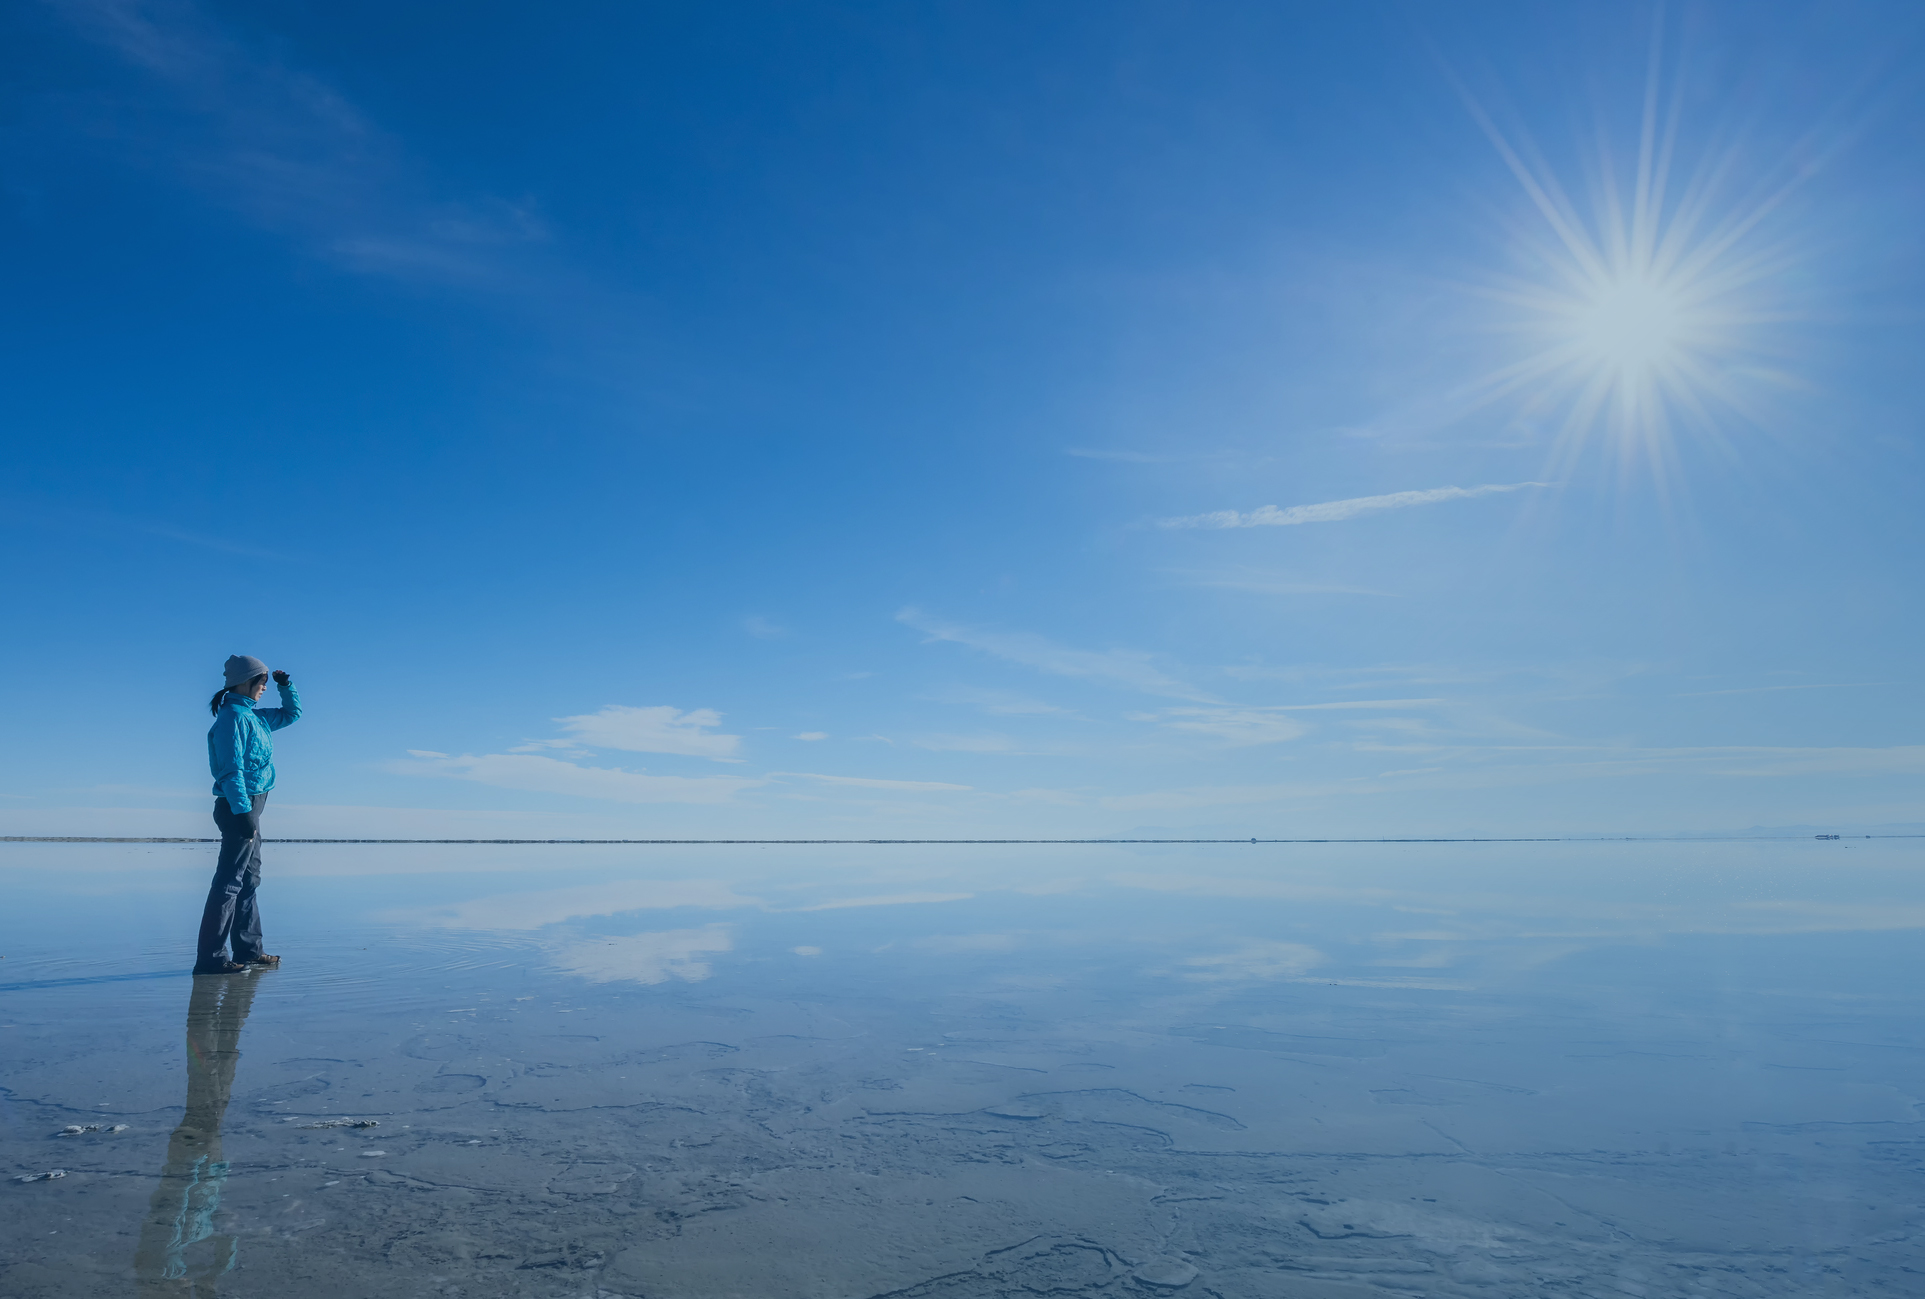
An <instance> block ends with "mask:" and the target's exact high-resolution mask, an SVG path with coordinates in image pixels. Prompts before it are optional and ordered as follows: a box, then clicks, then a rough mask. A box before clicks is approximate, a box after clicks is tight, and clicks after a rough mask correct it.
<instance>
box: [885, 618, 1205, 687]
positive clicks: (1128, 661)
mask: <svg viewBox="0 0 1925 1299" xmlns="http://www.w3.org/2000/svg"><path fill="white" fill-rule="evenodd" d="M896 620H897V621H898V622H902V623H906V624H908V625H909V626H911V627H914V628H915V629H916V630H918V631H920V632H922V633H924V634H925V635H927V636H928V637H929V639H930V640H932V641H951V642H953V643H955V644H957V645H967V646H969V647H970V648H971V649H977V650H981V651H983V652H984V653H985V654H993V655H995V656H996V657H997V658H1000V659H1005V660H1007V661H1008V662H1011V663H1019V664H1021V665H1022V666H1024V667H1028V668H1035V669H1036V670H1037V671H1039V672H1049V673H1052V674H1054V675H1056V676H1064V677H1081V678H1083V679H1084V680H1087V681H1100V682H1102V683H1103V684H1105V685H1111V686H1120V687H1122V688H1124V689H1127V690H1137V691H1141V692H1142V693H1144V694H1148V695H1167V696H1171V697H1174V698H1177V699H1194V700H1198V701H1202V702H1209V703H1214V702H1215V700H1213V699H1211V698H1210V696H1209V695H1207V694H1205V693H1203V692H1202V691H1200V690H1198V689H1197V688H1196V687H1195V686H1193V685H1190V684H1189V683H1188V682H1185V681H1180V680H1178V679H1177V678H1175V677H1173V676H1170V675H1169V674H1168V673H1166V672H1164V671H1163V670H1162V669H1161V668H1159V667H1157V666H1156V664H1155V662H1154V659H1155V656H1154V655H1151V654H1147V653H1145V652H1143V651H1142V650H1130V649H1109V650H1082V649H1073V648H1071V647H1070V646H1067V645H1059V644H1057V643H1056V642H1055V641H1052V640H1049V639H1047V638H1046V637H1043V636H1038V635H1036V634H1034V633H1033V632H1025V631H1008V632H1005V631H987V630H984V629H982V628H976V627H964V626H960V625H958V624H956V623H947V622H942V621H939V620H937V619H935V618H932V617H930V616H929V615H927V614H925V613H923V612H922V611H921V610H920V609H915V608H909V609H904V610H903V611H902V612H900V613H898V614H897V615H896Z"/></svg>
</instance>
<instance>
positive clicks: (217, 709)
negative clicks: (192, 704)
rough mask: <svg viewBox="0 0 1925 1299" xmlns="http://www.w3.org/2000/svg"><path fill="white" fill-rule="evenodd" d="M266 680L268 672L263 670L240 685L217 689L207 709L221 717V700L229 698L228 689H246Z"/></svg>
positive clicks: (208, 702)
mask: <svg viewBox="0 0 1925 1299" xmlns="http://www.w3.org/2000/svg"><path fill="white" fill-rule="evenodd" d="M266 680H267V674H266V673H265V672H263V673H262V674H261V675H260V676H258V677H250V678H248V679H247V680H246V681H243V682H241V684H240V685H239V686H222V687H221V688H220V689H219V690H216V691H215V692H214V697H213V698H212V699H210V700H208V701H207V711H208V712H210V713H212V714H214V716H216V717H219V716H220V715H221V700H223V699H225V698H227V692H228V691H230V690H239V689H245V688H247V687H249V686H252V685H253V684H254V683H255V682H256V681H266Z"/></svg>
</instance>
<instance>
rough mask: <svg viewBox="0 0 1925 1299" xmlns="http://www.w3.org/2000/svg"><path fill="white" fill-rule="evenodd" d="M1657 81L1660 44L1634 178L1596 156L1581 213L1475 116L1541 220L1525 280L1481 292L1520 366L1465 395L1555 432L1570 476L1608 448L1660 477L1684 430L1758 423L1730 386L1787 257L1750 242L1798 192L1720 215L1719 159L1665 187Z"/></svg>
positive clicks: (1723, 179)
mask: <svg viewBox="0 0 1925 1299" xmlns="http://www.w3.org/2000/svg"><path fill="white" fill-rule="evenodd" d="M1658 80H1659V78H1658V75H1657V57H1656V49H1655V46H1654V50H1653V59H1652V67H1651V72H1650V77H1649V81H1648V84H1647V87H1646V92H1645V96H1644V104H1643V115H1642V121H1641V124H1640V131H1639V138H1638V149H1637V153H1636V159H1635V164H1634V165H1633V166H1631V167H1629V168H1625V169H1623V171H1620V169H1619V168H1617V167H1615V166H1613V165H1612V164H1611V163H1610V161H1609V159H1608V158H1601V159H1600V161H1599V163H1598V165H1597V167H1596V168H1595V172H1594V174H1592V175H1591V176H1590V177H1589V178H1588V184H1587V186H1586V191H1587V193H1588V195H1589V196H1590V200H1591V201H1590V202H1589V203H1587V204H1585V205H1583V206H1582V207H1580V206H1579V205H1578V204H1577V203H1575V202H1573V200H1572V198H1571V197H1570V195H1569V194H1567V193H1566V191H1565V190H1564V188H1563V187H1562V186H1561V185H1560V183H1559V181H1558V179H1557V177H1556V176H1555V175H1554V174H1553V173H1552V172H1551V171H1550V170H1549V169H1548V168H1547V167H1545V166H1544V165H1543V164H1542V162H1541V161H1539V158H1540V157H1541V155H1538V154H1537V153H1536V152H1535V151H1534V150H1532V149H1530V148H1528V147H1519V146H1518V145H1516V144H1513V143H1512V141H1511V140H1510V139H1509V138H1507V137H1506V136H1505V134H1504V133H1503V132H1502V131H1500V130H1499V129H1498V128H1497V126H1496V124H1495V123H1494V122H1493V121H1492V120H1491V118H1490V116H1489V115H1488V114H1487V113H1485V112H1484V111H1483V110H1482V109H1481V108H1479V107H1478V106H1477V105H1476V104H1472V105H1471V111H1472V113H1473V115H1474V116H1476V118H1477V120H1478V122H1479V123H1480V124H1481V125H1482V126H1483V127H1484V130H1485V132H1486V133H1487V134H1488V135H1489V136H1490V138H1491V141H1492V142H1493V143H1494V144H1495V145H1496V146H1497V149H1498V152H1499V154H1500V155H1502V157H1503V159H1504V161H1505V162H1506V163H1507V164H1508V165H1509V167H1510V170H1511V174H1512V175H1513V176H1515V177H1516V178H1517V180H1518V182H1519V183H1520V184H1521V185H1522V186H1523V189H1524V192H1525V194H1526V195H1527V196H1528V197H1529V199H1530V201H1531V204H1532V206H1533V207H1534V208H1535V210H1536V213H1537V215H1538V217H1539V218H1541V221H1540V223H1539V224H1538V225H1536V226H1535V228H1533V229H1528V230H1520V231H1519V232H1518V237H1517V247H1518V251H1519V253H1520V255H1521V257H1522V258H1523V260H1524V261H1525V262H1526V263H1527V264H1529V265H1530V267H1531V268H1532V269H1531V272H1530V273H1529V275H1528V276H1517V277H1512V278H1509V279H1507V280H1505V281H1503V282H1501V283H1499V284H1497V285H1495V286H1493V287H1492V288H1491V289H1490V291H1489V296H1491V297H1493V298H1495V299H1497V300H1498V301H1500V302H1502V303H1504V304H1505V305H1506V306H1507V307H1509V308H1510V309H1511V313H1510V318H1511V326H1510V327H1511V330H1512V332H1514V333H1516V334H1517V335H1519V336H1520V337H1521V338H1522V340H1523V343H1524V346H1523V349H1522V354H1521V355H1520V356H1519V358H1518V359H1517V360H1515V361H1513V362H1512V363H1511V364H1509V365H1507V366H1504V367H1503V368H1501V369H1499V370H1497V371H1496V372H1494V373H1491V374H1488V375H1485V376H1484V377H1483V378H1481V379H1479V380H1477V381H1475V382H1474V383H1472V384H1471V385H1470V389H1469V391H1470V392H1471V393H1472V394H1474V401H1475V402H1476V403H1477V404H1485V403H1489V402H1493V401H1496V400H1498V399H1503V398H1508V399H1514V400H1515V401H1516V402H1517V403H1518V404H1519V406H1520V410H1519V418H1520V419H1521V420H1522V421H1523V422H1525V423H1526V424H1527V425H1531V426H1542V425H1549V426H1550V428H1551V429H1553V430H1554V434H1555V437H1556V447H1557V454H1558V457H1559V458H1560V459H1562V460H1564V461H1566V462H1568V461H1570V460H1571V459H1572V458H1574V457H1575V456H1576V455H1577V453H1578V452H1579V451H1580V450H1581V449H1582V448H1583V447H1584V446H1585V445H1588V444H1590V443H1591V442H1593V441H1594V440H1596V439H1598V438H1599V437H1603V438H1606V439H1607V440H1608V443H1609V445H1610V446H1611V447H1612V448H1613V449H1614V450H1615V451H1616V452H1617V453H1618V454H1619V456H1620V457H1622V458H1625V459H1632V458H1637V459H1644V460H1647V461H1649V462H1650V464H1651V466H1652V467H1653V468H1656V469H1659V470H1660V471H1661V470H1662V466H1663V463H1664V462H1665V461H1666V460H1667V459H1669V457H1670V454H1671V451H1672V443H1673V440H1674V437H1675V433H1676V429H1677V428H1678V426H1680V425H1686V424H1689V425H1695V426H1697V427H1699V428H1701V429H1705V430H1707V431H1709V432H1711V433H1713V434H1714V435H1717V434H1718V433H1719V425H1720V424H1721V423H1722V422H1723V420H1724V418H1725V417H1726V416H1729V415H1733V414H1735V415H1737V416H1739V417H1740V418H1741V420H1745V421H1750V420H1754V419H1755V418H1756V411H1755V410H1754V409H1753V408H1752V407H1753V403H1752V402H1751V401H1750V400H1749V399H1748V398H1747V396H1746V393H1745V392H1744V391H1743V389H1742V387H1741V386H1740V384H1741V383H1742V382H1746V381H1748V379H1747V378H1745V377H1746V376H1748V377H1751V378H1755V377H1756V375H1757V374H1758V372H1759V371H1758V367H1757V366H1756V365H1755V364H1752V362H1753V361H1754V360H1755V357H1752V356H1748V355H1747V354H1748V353H1751V352H1752V351H1753V348H1754V345H1755V342H1756V340H1755V338H1754V337H1753V334H1754V332H1755V330H1754V327H1756V326H1758V325H1761V324H1763V323H1764V322H1766V321H1768V320H1773V319H1780V318H1781V317H1780V316H1778V315H1776V314H1773V313H1767V312H1765V311H1763V310H1762V309H1761V305H1760V298H1761V289H1762V288H1763V287H1764V285H1765V282H1766V281H1767V280H1768V279H1770V278H1771V277H1772V276H1774V275H1775V274H1776V273H1778V272H1779V271H1781V270H1782V269H1783V268H1784V266H1785V265H1786V262H1787V260H1788V259H1787V257H1786V254H1785V251H1784V249H1783V248H1782V247H1777V248H1772V247H1761V246H1760V241H1759V240H1758V238H1757V234H1758V228H1759V226H1760V225H1761V223H1763V222H1764V220H1765V219H1766V218H1767V217H1768V216H1769V215H1770V214H1771V213H1772V211H1773V210H1774V209H1775V208H1777V207H1778V206H1779V205H1780V204H1781V203H1782V201H1783V200H1784V198H1785V197H1786V195H1787V194H1788V193H1789V192H1790V190H1791V189H1792V188H1794V187H1795V186H1796V184H1797V183H1798V179H1799V178H1798V177H1796V176H1793V177H1790V178H1788V179H1785V180H1784V181H1783V183H1781V184H1778V185H1776V186H1775V187H1774V186H1772V185H1770V184H1759V185H1758V186H1757V188H1756V189H1754V190H1753V192H1752V195H1751V197H1750V198H1749V199H1748V201H1745V202H1742V203H1739V204H1735V205H1732V204H1725V203H1721V202H1720V201H1719V190H1720V189H1721V188H1722V187H1723V186H1724V185H1726V184H1728V183H1729V181H1730V179H1731V177H1732V174H1733V172H1734V170H1735V161H1736V160H1735V158H1734V157H1733V156H1731V155H1730V154H1728V153H1724V154H1716V155H1711V154H1708V155H1707V156H1706V157H1705V158H1703V159H1701V161H1700V165H1699V166H1698V167H1697V168H1696V169H1695V171H1694V172H1693V173H1692V174H1691V175H1689V176H1688V177H1686V178H1684V179H1683V180H1682V181H1674V178H1673V175H1672V172H1673V170H1674V160H1675V157H1676V153H1677V143H1678V141H1677V136H1678V122H1677V114H1676V111H1675V106H1674V108H1673V110H1672V111H1671V112H1669V113H1668V114H1666V113H1661V112H1660V111H1659V102H1658V101H1659V95H1658ZM1627 173H1628V174H1627ZM1761 179H1762V178H1761ZM1565 467H1568V464H1567V465H1566V466H1565Z"/></svg>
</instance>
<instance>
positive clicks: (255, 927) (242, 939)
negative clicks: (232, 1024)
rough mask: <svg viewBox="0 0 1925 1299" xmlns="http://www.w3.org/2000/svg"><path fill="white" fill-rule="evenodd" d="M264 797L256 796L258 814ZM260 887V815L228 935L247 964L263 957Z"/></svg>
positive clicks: (235, 954) (243, 961) (235, 952)
mask: <svg viewBox="0 0 1925 1299" xmlns="http://www.w3.org/2000/svg"><path fill="white" fill-rule="evenodd" d="M263 797H265V796H264V795H261V794H256V795H255V796H254V798H255V811H256V813H257V814H258V812H259V811H260V807H259V802H260V800H261V799H262V798H263ZM260 887H261V830H260V818H259V816H258V815H257V816H256V817H255V821H254V837H253V838H252V839H250V840H249V841H248V850H247V854H246V860H245V863H244V864H243V866H242V868H241V887H240V890H239V891H238V892H237V893H235V894H234V928H233V930H232V931H231V932H230V933H229V934H228V940H229V941H230V942H232V943H233V945H234V959H235V960H237V961H240V962H242V963H243V964H245V963H246V962H248V961H251V960H253V959H254V958H255V957H257V956H259V955H260V954H261V908H260V905H259V904H258V903H257V902H256V901H255V898H254V891H255V890H256V889H258V888H260Z"/></svg>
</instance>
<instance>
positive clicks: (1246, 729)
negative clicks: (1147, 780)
mask: <svg viewBox="0 0 1925 1299" xmlns="http://www.w3.org/2000/svg"><path fill="white" fill-rule="evenodd" d="M1284 711H1285V710H1284V709H1281V708H1165V709H1163V710H1162V711H1161V712H1157V713H1136V714H1132V715H1131V719H1132V720H1134V721H1154V722H1160V723H1162V724H1163V725H1164V726H1166V727H1168V728H1169V729H1171V730H1173V731H1187V732H1189V733H1191V734H1193V735H1208V736H1212V737H1214V738H1216V739H1219V740H1222V741H1224V742H1225V743H1227V744H1229V745H1231V746H1232V747H1235V748H1244V747H1248V746H1251V745H1257V744H1276V743H1278V742H1280V741H1283V740H1294V739H1296V738H1297V737H1298V736H1300V735H1302V734H1303V733H1304V732H1305V731H1306V730H1308V729H1309V728H1308V727H1306V726H1305V725H1304V724H1303V723H1302V722H1298V721H1294V720H1292V719H1291V718H1288V717H1285V716H1283V713H1284Z"/></svg>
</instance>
